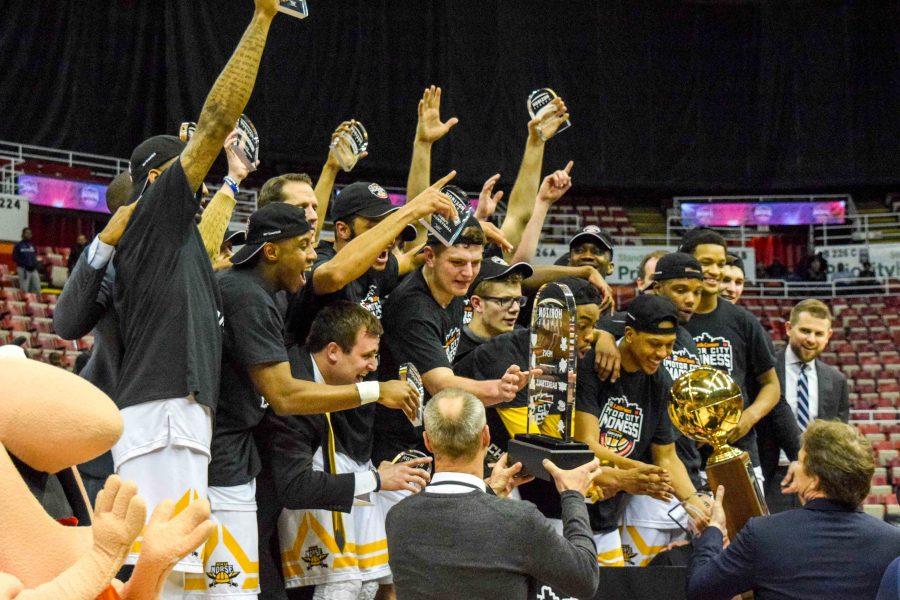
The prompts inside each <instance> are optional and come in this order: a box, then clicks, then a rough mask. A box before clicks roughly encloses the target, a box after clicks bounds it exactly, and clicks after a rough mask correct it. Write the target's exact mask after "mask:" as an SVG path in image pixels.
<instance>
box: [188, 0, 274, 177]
mask: <svg viewBox="0 0 900 600" xmlns="http://www.w3.org/2000/svg"><path fill="white" fill-rule="evenodd" d="M277 9H278V0H256V10H254V12H253V19H252V20H251V21H250V25H248V26H247V30H246V31H244V36H243V37H242V38H241V41H240V43H239V44H238V47H237V49H235V51H234V54H232V55H231V58H230V59H229V60H228V64H226V65H225V69H224V70H223V71H222V73H221V74H220V75H219V78H218V79H217V80H216V83H215V84H213V87H212V90H210V92H209V96H207V97H206V102H205V103H204V105H203V110H202V111H201V112H200V119H199V120H198V121H197V131H196V133H194V135H193V136H192V137H191V140H190V141H189V142H188V145H187V148H185V149H184V151H183V152H182V153H181V166H182V168H183V169H184V173H185V175H186V176H187V180H188V183H190V185H191V190H195V191H196V190H197V188H199V187H200V185H201V184H202V183H203V179H204V178H205V177H206V173H207V172H208V171H209V168H210V167H211V166H212V164H213V161H214V160H215V159H216V156H218V154H219V149H220V148H221V147H222V144H223V143H224V142H225V138H226V137H227V136H228V134H229V133H230V132H231V130H232V129H234V124H235V123H237V120H238V117H240V116H241V112H242V111H243V110H244V107H245V106H247V102H248V101H249V100H250V94H251V93H252V92H253V85H254V84H255V83H256V73H257V71H258V70H259V60H260V58H261V57H262V53H263V49H264V48H265V47H266V37H267V36H268V35H269V26H270V25H271V24H272V18H273V17H274V16H275V13H276V11H277Z"/></svg>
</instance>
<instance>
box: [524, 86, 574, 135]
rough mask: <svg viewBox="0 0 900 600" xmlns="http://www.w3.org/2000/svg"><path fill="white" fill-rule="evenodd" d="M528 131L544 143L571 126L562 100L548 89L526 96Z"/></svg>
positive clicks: (535, 91)
mask: <svg viewBox="0 0 900 600" xmlns="http://www.w3.org/2000/svg"><path fill="white" fill-rule="evenodd" d="M528 116H529V117H531V121H529V122H528V129H529V130H530V131H531V132H532V133H533V134H537V136H538V137H539V138H540V139H541V141H542V142H546V141H547V140H549V139H550V138H552V137H553V136H554V135H556V134H557V133H561V132H563V131H565V130H566V129H568V128H569V127H571V126H572V121H570V120H569V112H568V109H567V108H566V103H565V102H563V99H562V98H560V97H559V96H557V94H556V92H554V91H553V90H551V89H550V88H541V89H539V90H534V91H533V92H531V93H530V94H528Z"/></svg>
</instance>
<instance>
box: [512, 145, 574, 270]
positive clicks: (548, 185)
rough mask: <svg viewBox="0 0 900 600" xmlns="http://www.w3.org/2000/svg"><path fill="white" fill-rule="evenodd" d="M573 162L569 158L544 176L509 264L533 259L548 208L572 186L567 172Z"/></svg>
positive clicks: (570, 169)
mask: <svg viewBox="0 0 900 600" xmlns="http://www.w3.org/2000/svg"><path fill="white" fill-rule="evenodd" d="M573 164H575V163H573V162H572V161H571V160H570V161H569V164H567V165H566V167H565V168H564V169H560V170H559V171H556V172H554V173H551V174H550V175H547V176H546V177H544V181H543V182H541V187H540V189H539V190H538V194H537V198H536V199H535V202H534V210H533V211H532V212H531V216H530V217H529V218H528V224H527V225H525V229H524V231H523V232H522V237H521V239H520V240H519V244H518V245H517V246H516V250H515V252H514V253H513V256H512V258H510V259H509V262H510V264H513V263H517V262H531V261H532V260H533V259H534V253H535V251H536V250H537V246H538V242H539V241H540V239H541V231H542V230H543V228H544V221H545V220H546V219H547V213H548V212H550V208H551V207H552V206H553V205H554V204H555V203H556V201H557V200H559V199H560V198H562V197H563V195H565V193H566V192H568V191H569V190H570V189H571V188H572V178H571V177H570V176H569V173H571V171H572V165H573Z"/></svg>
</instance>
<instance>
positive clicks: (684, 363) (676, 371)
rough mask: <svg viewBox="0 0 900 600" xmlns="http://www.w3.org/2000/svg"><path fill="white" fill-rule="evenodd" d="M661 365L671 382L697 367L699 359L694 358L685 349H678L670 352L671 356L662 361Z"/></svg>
mask: <svg viewBox="0 0 900 600" xmlns="http://www.w3.org/2000/svg"><path fill="white" fill-rule="evenodd" d="M663 364H664V365H665V367H666V371H668V373H669V377H671V378H672V381H675V380H676V379H678V378H679V377H681V376H682V375H686V374H687V373H690V372H691V371H693V370H694V369H696V368H697V367H699V366H700V359H699V358H698V357H697V356H694V354H693V353H691V351H690V350H688V349H687V348H678V349H676V350H673V351H672V354H671V355H669V357H668V358H667V359H665V360H664V361H663Z"/></svg>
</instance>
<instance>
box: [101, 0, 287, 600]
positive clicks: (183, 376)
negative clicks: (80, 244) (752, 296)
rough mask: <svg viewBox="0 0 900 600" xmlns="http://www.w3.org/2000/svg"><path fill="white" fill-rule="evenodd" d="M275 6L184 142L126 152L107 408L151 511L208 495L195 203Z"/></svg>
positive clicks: (210, 282) (211, 321)
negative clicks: (125, 213)
mask: <svg viewBox="0 0 900 600" xmlns="http://www.w3.org/2000/svg"><path fill="white" fill-rule="evenodd" d="M277 8H278V2H277V0H256V2H255V10H254V12H253V16H252V19H251V21H250V24H249V25H248V26H247V29H246V31H245V33H244V35H243V37H242V38H241V40H240V42H239V43H238V45H237V48H236V49H235V51H234V54H233V55H232V56H231V58H230V59H229V61H228V63H227V64H226V65H225V67H224V69H223V70H222V73H221V74H220V75H219V77H218V79H217V80H216V82H215V83H214V84H213V86H212V89H211V90H210V93H209V96H208V97H207V99H206V102H205V103H204V106H203V109H202V111H201V113H200V118H199V119H198V122H197V129H196V132H195V133H194V134H193V136H192V137H191V138H190V140H189V141H188V142H187V144H186V145H185V144H184V143H183V142H181V140H179V139H178V138H176V137H173V136H155V137H152V138H150V139H148V140H146V141H144V142H142V143H141V144H139V145H138V146H137V148H135V150H134V152H132V155H131V163H130V167H131V176H132V180H133V186H134V192H133V195H132V198H133V199H134V200H135V201H137V202H138V205H137V207H136V208H135V210H134V214H133V215H132V217H131V220H130V222H129V224H128V228H127V229H126V230H125V233H124V234H123V235H122V238H121V240H120V241H119V245H118V247H117V249H116V253H115V257H114V258H113V263H114V266H115V269H116V284H115V291H114V302H115V308H116V313H117V314H118V316H119V329H120V332H121V339H122V343H123V356H122V362H121V369H120V372H119V378H118V382H117V389H116V400H117V403H118V405H119V407H120V408H121V412H122V418H123V420H124V422H125V432H124V434H123V436H122V437H121V438H120V439H119V441H118V442H117V443H116V445H115V446H114V447H113V450H112V454H113V461H114V463H115V467H116V471H117V472H118V473H119V475H121V476H122V478H123V479H131V480H134V481H135V482H137V484H138V486H139V487H140V489H141V495H142V496H143V497H144V498H145V500H146V501H147V505H148V509H150V511H151V512H152V509H153V507H154V506H156V504H158V503H159V502H160V501H161V500H162V499H164V498H172V499H174V500H176V501H183V502H186V503H189V502H191V501H193V500H195V499H199V498H201V497H204V496H206V488H207V482H208V473H207V468H208V463H209V458H210V449H209V448H210V442H211V438H212V414H213V412H214V410H215V407H216V400H217V398H218V386H219V369H220V364H221V354H222V352H221V347H222V323H221V312H220V309H221V298H220V296H219V290H218V286H217V285H216V282H215V281H214V278H213V271H212V266H211V263H210V258H209V255H208V254H207V251H206V248H205V247H204V244H203V241H202V240H201V238H200V234H199V232H198V231H197V226H196V225H195V221H194V215H195V214H196V213H197V210H198V208H199V198H197V197H196V195H197V191H198V190H199V189H200V187H201V185H202V183H203V179H204V178H205V177H206V174H207V173H208V171H209V168H210V167H211V166H212V164H213V162H214V160H215V159H216V156H217V155H218V153H219V149H220V148H221V147H222V145H223V143H224V142H225V139H226V138H227V137H228V135H229V133H230V132H231V131H232V130H233V129H234V126H235V123H237V120H238V118H239V117H240V115H241V113H242V111H243V110H244V107H245V106H246V105H247V101H248V100H249V98H250V94H251V92H252V90H253V86H254V83H255V80H256V73H257V70H258V67H259V61H260V58H261V56H262V52H263V49H264V48H265V44H266V38H267V35H268V31H269V27H270V25H271V23H272V19H273V18H274V17H275V14H276V11H277ZM219 243H220V240H216V241H215V243H214V245H213V248H214V249H218V247H219ZM137 549H138V548H137V545H136V546H135V547H134V548H133V550H135V551H136V550H137ZM136 554H137V552H132V554H131V555H130V556H129V558H128V559H127V562H128V563H133V561H134V560H135V558H136ZM201 571H202V560H201V557H200V556H199V554H198V553H196V552H195V553H193V554H192V555H190V556H189V557H188V558H187V559H185V560H183V561H182V562H181V563H179V564H178V565H176V566H175V572H174V573H173V576H172V577H171V578H170V580H169V581H168V582H167V585H166V589H165V590H164V592H163V595H164V597H166V598H170V597H179V598H180V597H181V596H182V595H183V573H185V572H191V573H199V572H201Z"/></svg>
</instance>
